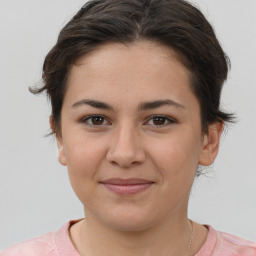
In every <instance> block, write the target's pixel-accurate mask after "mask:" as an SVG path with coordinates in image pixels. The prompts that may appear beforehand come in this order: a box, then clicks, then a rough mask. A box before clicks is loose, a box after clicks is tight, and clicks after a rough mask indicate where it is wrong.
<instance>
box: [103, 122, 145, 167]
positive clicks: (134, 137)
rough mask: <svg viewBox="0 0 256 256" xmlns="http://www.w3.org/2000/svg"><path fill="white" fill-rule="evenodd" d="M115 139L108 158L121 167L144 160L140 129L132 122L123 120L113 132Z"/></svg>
mask: <svg viewBox="0 0 256 256" xmlns="http://www.w3.org/2000/svg"><path fill="white" fill-rule="evenodd" d="M113 133H114V134H113V141H112V143H111V145H110V148H109V152H108V156H107V157H108V160H109V161H110V162H112V163H115V164H118V165H119V166H121V167H127V166H130V165H131V164H134V163H139V162H142V161H143V160H144V153H143V147H142V141H141V136H140V131H139V129H138V128H136V127H135V126H134V125H133V124H131V122H129V121H127V122H123V123H122V124H120V125H119V126H117V127H116V129H115V131H114V132H113Z"/></svg>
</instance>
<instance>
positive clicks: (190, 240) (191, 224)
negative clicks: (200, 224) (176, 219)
mask: <svg viewBox="0 0 256 256" xmlns="http://www.w3.org/2000/svg"><path fill="white" fill-rule="evenodd" d="M189 222H190V232H191V233H190V239H189V245H188V248H189V250H190V249H191V247H192V242H193V238H194V226H193V221H192V220H189Z"/></svg>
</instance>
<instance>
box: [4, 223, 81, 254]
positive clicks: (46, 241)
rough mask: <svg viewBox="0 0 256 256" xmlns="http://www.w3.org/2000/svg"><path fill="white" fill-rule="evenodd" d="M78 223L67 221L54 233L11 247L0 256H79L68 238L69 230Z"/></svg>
mask: <svg viewBox="0 0 256 256" xmlns="http://www.w3.org/2000/svg"><path fill="white" fill-rule="evenodd" d="M78 221H80V220H72V221H69V222H68V223H66V224H65V225H64V226H63V227H61V228H60V229H59V230H57V231H56V232H49V233H47V234H45V235H43V236H40V237H37V238H34V239H31V240H29V241H26V242H22V243H19V244H16V245H13V246H11V247H10V248H8V249H7V250H5V251H3V252H0V256H79V253H78V252H77V251H76V249H75V248H74V246H73V244H72V241H71V239H70V236H69V228H70V227H71V225H73V224H75V223H77V222H78Z"/></svg>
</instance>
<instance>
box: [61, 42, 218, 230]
mask: <svg viewBox="0 0 256 256" xmlns="http://www.w3.org/2000/svg"><path fill="white" fill-rule="evenodd" d="M61 117H62V119H61V134H60V135H59V136H58V146H59V161H60V162H61V164H63V165H67V167H68V172H69V177H70V181H71V184H72V186H73V189H74V191H75V193H76V194H77V196H78V198H79V199H80V200H81V202H82V203H83V205H84V208H85V213H86V216H87V219H88V220H91V221H97V222H98V223H101V224H104V225H106V226H108V227H111V228H114V229H118V230H143V229H146V228H150V227H152V226H154V225H157V224H160V223H162V222H166V221H168V220H171V219H174V218H176V219H177V218H183V217H185V216H186V211H187V204H188V197H189V192H190V189H191V186H192V183H193V180H194V176H195V172H196V170H197V166H198V164H199V163H201V164H210V163H211V162H212V161H213V158H214V157H215V154H214V152H213V155H211V152H210V151H214V150H212V148H213V147H216V145H217V144H218V138H217V137H218V136H215V137H214V136H211V132H210V133H209V134H208V135H204V134H202V129H201V120H200V107H199V102H198V100H197V98H196V97H195V95H194V94H193V93H192V91H191V89H190V82H189V73H188V71H187V70H186V68H185V67H184V66H183V65H182V64H181V63H180V62H179V61H178V58H177V57H176V54H175V52H174V51H172V50H171V49H169V48H166V47H164V46H161V45H158V44H155V43H152V42H146V41H145V42H139V43H134V44H131V45H128V46H124V45H121V44H114V43H113V44H108V45H105V46H102V47H101V48H99V49H97V50H96V51H94V52H92V53H90V54H89V55H87V56H85V57H82V58H81V59H79V60H78V61H77V63H76V65H74V66H73V67H72V69H71V72H70V77H69V80H68V84H67V91H66V94H65V97H64V102H63V108H62V112H61ZM213 134H217V133H213ZM214 138H216V139H214ZM215 141H217V142H216V143H215ZM213 142H214V143H215V144H214V143H213ZM214 145H215V146H214ZM209 150H210V151H209Z"/></svg>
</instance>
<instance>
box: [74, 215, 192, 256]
mask: <svg viewBox="0 0 256 256" xmlns="http://www.w3.org/2000/svg"><path fill="white" fill-rule="evenodd" d="M189 223H190V238H189V244H188V249H189V250H190V249H191V247H192V242H193V238H194V226H193V221H192V220H189ZM84 225H85V219H84V220H83V224H82V225H81V228H80V232H79V233H80V235H79V244H80V250H81V251H82V245H83V243H82V230H83V229H84Z"/></svg>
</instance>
